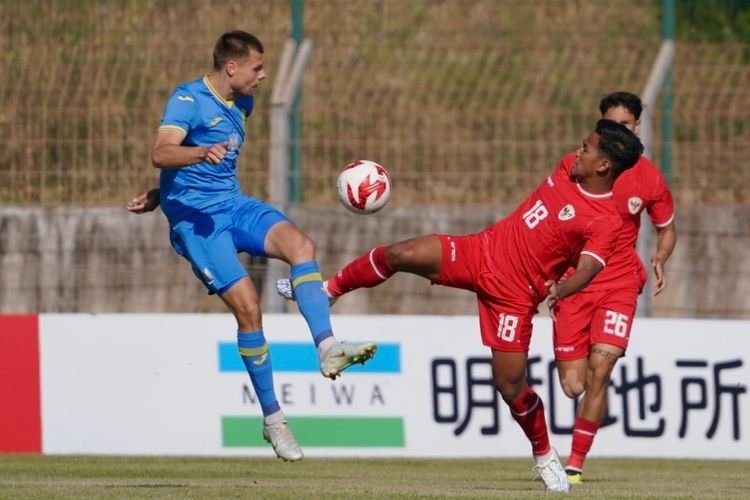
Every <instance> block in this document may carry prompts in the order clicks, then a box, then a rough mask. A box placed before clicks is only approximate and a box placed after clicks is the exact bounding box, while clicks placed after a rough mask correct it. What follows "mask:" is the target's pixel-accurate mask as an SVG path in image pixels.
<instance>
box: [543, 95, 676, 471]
mask: <svg viewBox="0 0 750 500" xmlns="http://www.w3.org/2000/svg"><path fill="white" fill-rule="evenodd" d="M599 109H600V111H601V113H602V117H603V118H606V119H609V120H614V121H616V122H618V123H621V124H623V125H624V126H626V127H627V128H628V129H630V130H631V131H633V132H634V133H636V132H637V131H638V125H639V123H640V116H641V111H642V110H643V105H642V103H641V100H640V98H639V97H638V96H636V95H633V94H631V93H628V92H615V93H613V94H610V95H608V96H606V97H604V98H603V99H602V100H601V102H600V105H599ZM575 158H576V153H570V154H569V155H568V156H566V157H565V158H564V159H563V164H569V165H572V164H573V163H574V162H575ZM614 201H615V206H616V207H617V210H618V212H619V213H620V215H621V217H622V221H623V226H622V231H621V232H620V237H619V238H618V240H617V245H616V247H615V252H614V253H613V254H612V256H611V257H610V259H609V260H608V262H607V267H606V268H605V269H604V270H602V272H600V273H599V274H597V275H596V277H595V278H594V279H593V280H592V281H591V283H589V285H588V286H587V287H586V288H585V289H584V290H582V291H581V292H579V293H577V294H575V295H573V296H571V297H568V298H566V299H565V300H562V301H559V302H558V303H557V304H556V306H555V307H554V310H553V313H554V314H553V318H554V323H553V325H554V327H553V328H554V337H553V338H554V340H553V342H554V349H555V359H556V361H557V369H558V375H559V376H560V383H561V385H562V387H563V390H564V391H565V394H566V395H567V396H568V397H570V398H575V397H578V396H580V395H581V394H584V396H583V398H581V401H580V402H579V405H578V410H577V412H576V419H575V424H574V427H573V442H572V446H571V448H572V449H571V452H570V456H569V457H568V462H567V464H566V467H565V469H566V471H567V473H568V475H569V479H570V481H571V482H572V483H573V484H576V483H579V482H581V473H582V472H583V462H584V460H585V459H586V455H587V454H588V452H589V450H590V449H591V445H592V443H593V441H594V437H595V436H596V432H597V430H598V428H599V425H600V423H601V421H602V419H603V418H604V415H605V412H606V406H607V388H608V387H609V381H610V377H611V375H612V370H613V369H614V366H615V363H616V362H617V360H618V359H619V358H620V357H622V356H623V355H624V354H625V349H626V348H627V346H628V339H629V336H630V329H631V326H632V321H633V317H634V315H635V310H636V305H637V302H638V295H639V293H640V292H641V290H642V289H643V286H644V284H645V283H646V277H647V273H646V271H645V268H644V266H643V263H641V259H640V258H639V257H638V254H637V252H636V248H635V245H636V240H637V238H638V230H639V228H640V225H641V213H642V212H643V211H644V210H645V211H647V212H648V214H649V217H650V219H651V222H652V224H653V225H654V226H655V227H656V232H657V240H656V241H657V242H656V253H655V254H654V256H653V257H652V258H651V266H652V267H653V269H654V275H655V279H656V282H655V287H654V293H655V294H658V293H659V292H661V291H662V290H663V289H664V287H665V286H666V285H667V281H666V278H665V275H664V264H665V263H666V261H667V259H668V258H669V256H670V255H671V254H672V251H673V250H674V247H675V243H676V241H677V237H676V231H675V224H674V203H673V202H672V195H671V193H670V192H669V188H668V186H667V183H666V182H665V180H664V177H663V176H662V175H661V173H660V172H659V170H658V169H657V168H656V167H655V166H654V164H653V163H651V162H650V161H649V160H648V159H647V158H645V157H643V156H642V157H641V158H640V160H639V161H638V163H636V164H635V166H634V167H633V168H631V169H630V170H628V171H627V172H624V173H623V174H622V175H621V176H620V177H619V178H618V179H617V182H616V183H615V186H614ZM573 271H574V270H573V269H571V270H570V271H569V272H573Z"/></svg>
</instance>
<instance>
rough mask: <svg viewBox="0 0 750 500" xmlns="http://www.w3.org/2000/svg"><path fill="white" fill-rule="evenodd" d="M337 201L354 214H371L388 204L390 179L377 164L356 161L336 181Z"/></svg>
mask: <svg viewBox="0 0 750 500" xmlns="http://www.w3.org/2000/svg"><path fill="white" fill-rule="evenodd" d="M336 190H337V191H338V195H339V200H341V203H342V204H343V205H344V207H346V209H347V210H350V211H352V212H354V213H355V214H372V213H375V212H377V211H378V210H380V209H381V208H383V207H384V206H385V204H386V203H388V199H389V198H390V197H391V177H390V176H389V175H388V172H387V171H386V170H385V169H384V168H383V167H382V166H381V165H379V164H378V163H375V162H374V161H370V160H357V161H353V162H351V163H350V164H349V165H347V166H345V167H344V169H343V170H342V171H341V173H340V174H339V178H338V179H337V180H336Z"/></svg>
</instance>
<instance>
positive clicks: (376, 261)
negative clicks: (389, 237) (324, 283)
mask: <svg viewBox="0 0 750 500" xmlns="http://www.w3.org/2000/svg"><path fill="white" fill-rule="evenodd" d="M385 251H386V247H384V246H381V247H375V248H373V249H372V250H370V251H369V252H367V253H365V254H363V255H360V256H359V257H357V258H356V259H354V260H353V261H351V262H350V263H349V264H347V265H346V266H344V268H343V269H341V271H339V272H338V273H337V274H336V276H334V277H333V278H331V279H329V280H328V293H329V294H330V295H331V296H333V297H338V296H340V295H343V294H345V293H348V292H351V291H352V290H356V289H357V288H372V287H374V286H378V285H379V284H381V283H383V282H384V281H385V280H387V279H388V278H390V277H391V276H393V274H394V273H395V271H394V270H393V269H392V268H391V266H389V265H388V262H387V261H386V257H385Z"/></svg>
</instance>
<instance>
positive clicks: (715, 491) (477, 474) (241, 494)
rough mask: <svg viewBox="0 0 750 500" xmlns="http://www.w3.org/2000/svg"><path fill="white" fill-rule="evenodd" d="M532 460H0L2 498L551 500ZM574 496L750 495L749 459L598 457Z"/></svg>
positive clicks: (24, 457) (2, 457)
mask: <svg viewBox="0 0 750 500" xmlns="http://www.w3.org/2000/svg"><path fill="white" fill-rule="evenodd" d="M531 465H532V464H531V459H530V458H529V459H481V460H480V459H471V460H453V459H450V460H449V459H387V458H383V459H359V458H353V459H322V458H316V459H310V458H308V459H305V460H303V461H301V462H296V463H284V462H282V461H280V460H276V459H270V458H269V459H258V458H176V457H109V456H106V457H101V456H37V455H0V499H5V498H9V499H10V498H13V499H16V498H24V499H26V498H29V499H33V498H40V499H83V498H95V499H121V498H133V499H142V498H174V499H183V498H196V499H213V498H217V499H228V498H254V499H255V498H262V499H266V498H280V499H281V498H289V499H300V498H310V499H313V498H315V499H345V498H347V499H348V498H383V499H391V498H491V497H494V498H498V497H502V498H549V495H548V494H546V493H545V492H544V488H543V486H542V483H541V482H539V481H532V479H533V477H534V474H533V473H532V471H531ZM584 478H585V483H584V484H582V485H579V486H576V487H574V490H573V493H572V496H573V497H575V498H597V499H598V498H717V499H718V498H721V499H727V498H738V499H739V498H745V499H747V498H750V462H748V461H718V460H710V461H709V460H645V459H598V458H595V457H594V458H591V459H589V462H588V463H587V464H586V472H585V476H584Z"/></svg>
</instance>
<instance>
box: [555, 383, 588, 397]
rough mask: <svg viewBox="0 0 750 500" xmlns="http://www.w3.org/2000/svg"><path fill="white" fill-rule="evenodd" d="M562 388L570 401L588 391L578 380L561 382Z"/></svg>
mask: <svg viewBox="0 0 750 500" xmlns="http://www.w3.org/2000/svg"><path fill="white" fill-rule="evenodd" d="M560 386H561V387H562V390H563V392H564V393H565V395H566V396H567V397H569V398H570V399H575V398H577V397H578V396H580V395H581V394H583V393H584V392H585V391H586V388H585V387H584V385H583V384H582V383H580V382H578V381H577V380H576V381H569V380H560Z"/></svg>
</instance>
